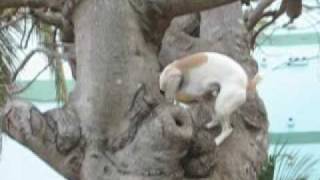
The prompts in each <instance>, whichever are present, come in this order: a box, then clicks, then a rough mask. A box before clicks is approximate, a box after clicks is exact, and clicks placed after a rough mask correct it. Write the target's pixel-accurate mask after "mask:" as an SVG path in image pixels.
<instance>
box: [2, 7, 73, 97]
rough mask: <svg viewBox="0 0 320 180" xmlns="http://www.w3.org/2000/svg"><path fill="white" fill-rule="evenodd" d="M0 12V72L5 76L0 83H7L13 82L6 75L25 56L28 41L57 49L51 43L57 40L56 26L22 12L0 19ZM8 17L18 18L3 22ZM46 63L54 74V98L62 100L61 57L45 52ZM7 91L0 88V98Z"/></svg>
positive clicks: (12, 70)
mask: <svg viewBox="0 0 320 180" xmlns="http://www.w3.org/2000/svg"><path fill="white" fill-rule="evenodd" d="M3 16H4V15H3V12H2V14H1V11H0V54H1V55H2V56H1V59H0V61H1V62H0V66H1V68H2V67H5V69H6V70H5V72H6V73H4V74H2V72H0V76H1V77H2V76H3V78H4V79H6V82H2V81H1V80H0V81H1V82H0V83H1V85H8V84H11V83H14V82H11V81H10V77H11V75H12V74H13V73H15V71H16V70H17V69H16V66H19V65H20V64H21V63H22V62H21V59H23V58H21V57H23V56H25V55H24V54H25V52H26V50H27V48H28V46H29V44H30V42H31V41H32V42H33V44H32V46H34V42H37V44H38V45H36V46H38V47H36V48H39V47H40V48H42V47H43V48H46V49H50V50H51V51H53V52H58V49H57V48H56V47H54V44H55V43H56V41H57V38H56V36H57V29H56V28H55V27H53V26H51V25H48V24H44V23H41V22H39V21H37V20H36V19H34V18H32V17H31V16H30V15H28V14H25V15H23V16H22V17H23V18H21V19H18V17H15V15H13V16H9V17H7V18H6V19H3V18H2V19H1V17H3ZM16 16H17V15H16ZM12 18H15V19H18V20H17V22H16V23H13V24H10V25H7V24H8V23H7V24H6V26H3V24H4V22H6V21H10V20H12ZM1 25H2V26H1ZM48 58H49V59H48V63H49V62H52V63H50V67H51V70H52V72H53V73H54V74H55V85H56V94H57V95H56V97H57V101H63V102H65V101H66V100H67V88H66V80H65V75H64V72H63V66H62V64H63V63H62V60H61V59H58V58H57V57H56V58H54V59H50V58H52V56H48ZM1 90H2V89H1V88H0V91H1ZM6 95H7V94H3V93H1V92H0V96H1V97H0V100H1V99H3V98H5V96H6Z"/></svg>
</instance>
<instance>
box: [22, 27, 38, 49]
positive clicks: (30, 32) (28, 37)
mask: <svg viewBox="0 0 320 180" xmlns="http://www.w3.org/2000/svg"><path fill="white" fill-rule="evenodd" d="M36 24H37V21H35V22H34V23H33V24H32V26H31V29H30V31H29V33H28V36H27V39H26V41H25V44H24V48H27V47H28V44H29V40H30V37H31V34H32V31H33V29H34V28H35V27H36Z"/></svg>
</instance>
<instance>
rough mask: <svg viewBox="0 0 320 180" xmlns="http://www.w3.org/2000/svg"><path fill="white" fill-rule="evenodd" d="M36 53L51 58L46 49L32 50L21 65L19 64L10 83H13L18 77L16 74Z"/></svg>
mask: <svg viewBox="0 0 320 180" xmlns="http://www.w3.org/2000/svg"><path fill="white" fill-rule="evenodd" d="M38 52H42V53H44V54H46V55H47V56H52V52H51V51H50V50H48V49H42V48H38V49H34V50H32V51H31V52H30V53H29V54H28V55H27V56H26V57H25V58H24V60H23V61H22V63H21V64H20V66H19V67H18V68H17V70H16V71H15V72H14V73H13V76H12V78H11V82H14V81H15V80H16V78H17V76H18V74H19V73H20V71H21V70H22V69H23V68H24V67H25V65H26V64H27V63H28V62H29V60H30V59H31V57H32V56H33V55H35V54H36V53H38Z"/></svg>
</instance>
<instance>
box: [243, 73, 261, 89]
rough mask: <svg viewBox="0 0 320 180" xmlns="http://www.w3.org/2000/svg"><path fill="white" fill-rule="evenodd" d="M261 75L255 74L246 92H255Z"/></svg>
mask: <svg viewBox="0 0 320 180" xmlns="http://www.w3.org/2000/svg"><path fill="white" fill-rule="evenodd" d="M261 80H262V74H260V73H257V74H256V75H255V76H254V77H253V78H252V79H251V80H250V81H249V83H248V86H247V90H248V91H251V92H255V91H256V90H257V84H258V83H259V82H261Z"/></svg>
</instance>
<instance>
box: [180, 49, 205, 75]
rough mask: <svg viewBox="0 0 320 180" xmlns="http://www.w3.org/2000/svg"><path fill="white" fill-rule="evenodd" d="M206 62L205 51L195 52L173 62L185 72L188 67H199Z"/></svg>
mask: <svg viewBox="0 0 320 180" xmlns="http://www.w3.org/2000/svg"><path fill="white" fill-rule="evenodd" d="M207 62H208V56H207V55H206V54H205V53H197V54H193V55H190V56H187V57H184V58H182V59H179V60H177V61H175V62H174V66H176V67H177V68H178V69H180V70H181V71H182V72H187V71H189V70H190V69H193V68H195V67H199V66H201V65H203V64H205V63H207Z"/></svg>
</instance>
